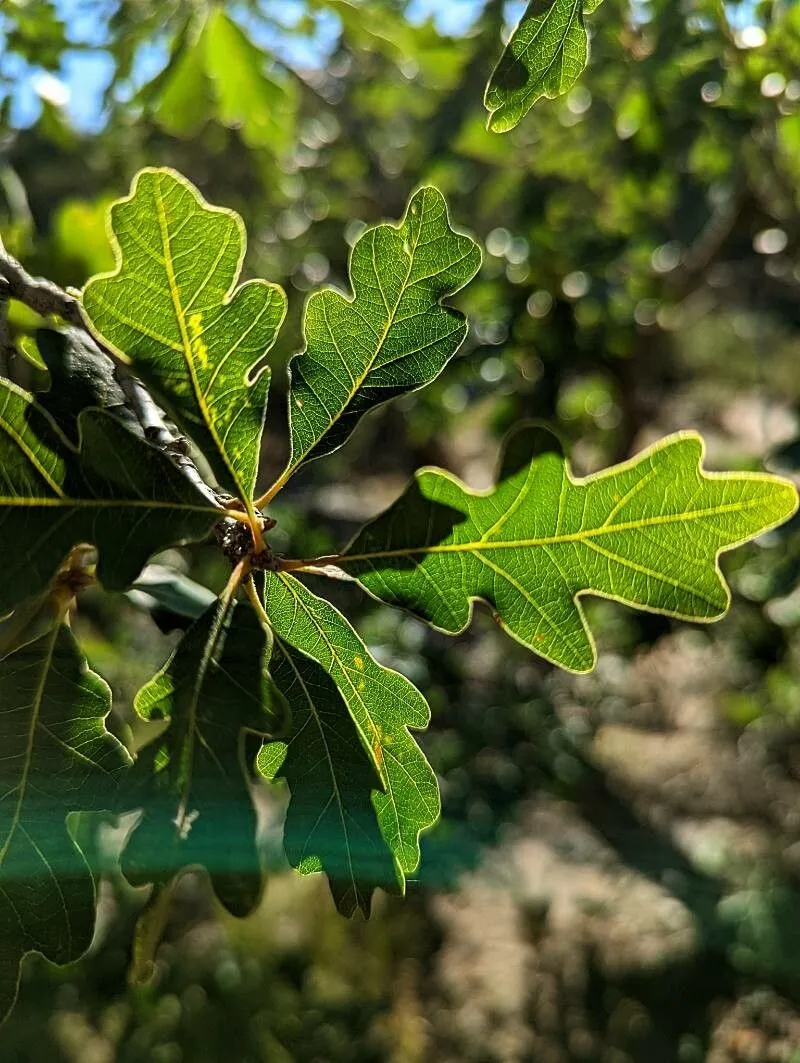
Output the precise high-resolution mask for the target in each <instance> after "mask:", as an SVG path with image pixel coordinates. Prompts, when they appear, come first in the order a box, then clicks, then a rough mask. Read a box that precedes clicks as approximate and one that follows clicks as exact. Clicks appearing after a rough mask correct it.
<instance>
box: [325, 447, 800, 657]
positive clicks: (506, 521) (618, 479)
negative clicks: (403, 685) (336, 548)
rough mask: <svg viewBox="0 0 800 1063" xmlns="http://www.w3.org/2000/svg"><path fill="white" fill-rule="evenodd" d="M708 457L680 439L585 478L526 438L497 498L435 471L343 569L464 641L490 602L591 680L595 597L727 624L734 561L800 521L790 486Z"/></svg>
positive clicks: (377, 525)
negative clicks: (708, 467)
mask: <svg viewBox="0 0 800 1063" xmlns="http://www.w3.org/2000/svg"><path fill="white" fill-rule="evenodd" d="M702 455H703V444H702V440H701V439H700V438H699V436H697V435H695V434H693V433H685V434H679V435H675V436H671V437H669V438H667V439H664V440H662V441H661V442H660V443H658V444H656V445H655V446H653V447H650V449H649V450H646V451H644V452H643V453H642V454H640V455H639V456H638V457H637V458H635V459H634V460H633V461H630V462H627V463H626V464H624V465H618V466H616V467H614V468H611V469H609V470H607V471H606V472H602V473H598V474H596V475H593V476H589V477H586V478H585V479H578V478H576V477H574V476H573V475H572V474H571V472H570V469H569V465H568V464H567V463H566V461H565V460H564V458H563V456H562V455H561V454H560V453H559V452H558V448H557V446H556V444H555V440H554V438H553V437H552V436H550V435H549V433H545V432H543V431H542V430H541V429H537V428H532V427H526V428H524V429H522V430H521V431H519V432H518V433H517V434H516V435H514V436H512V438H511V440H510V443H509V446H508V448H507V450H506V454H505V458H504V461H503V467H502V470H501V474H500V480H499V483H498V485H497V487H495V488H494V489H493V490H492V491H489V492H488V493H475V492H472V491H470V490H468V489H467V488H466V487H464V485H463V484H461V483H460V482H459V481H458V480H457V479H456V478H455V477H453V476H451V475H450V474H448V473H446V472H442V471H441V470H438V469H423V470H421V471H420V472H418V473H417V476H416V479H415V481H414V482H413V483H412V485H411V486H410V487H409V488H408V490H407V491H406V493H405V494H404V495H403V496H402V497H401V498H400V499H399V501H398V502H396V503H395V504H394V506H392V507H391V508H390V509H389V510H388V511H387V512H386V513H384V514H383V515H382V516H380V517H378V518H377V519H376V520H375V521H373V522H372V523H371V524H368V525H367V526H366V528H364V529H363V531H362V532H361V533H360V534H359V535H358V536H357V537H356V539H355V541H354V542H353V543H352V544H351V545H350V547H349V548H348V550H347V552H346V554H345V556H344V558H343V559H342V560H341V562H340V563H341V565H342V567H343V568H344V569H345V570H346V571H347V572H350V573H352V574H354V575H356V576H357V577H358V579H359V581H360V582H361V583H362V584H363V585H364V586H365V587H366V588H367V590H369V591H370V592H371V593H372V594H374V595H375V596H376V597H378V598H380V599H381V600H382V601H385V602H389V603H390V604H393V605H399V606H403V607H405V608H407V609H411V610H413V611H414V612H415V613H417V614H419V615H420V616H421V617H422V618H423V619H425V620H427V621H428V622H429V623H431V624H433V625H434V626H435V627H437V628H439V629H441V630H442V631H446V632H448V633H450V634H457V633H458V632H461V631H463V630H464V629H465V628H466V627H467V625H468V624H469V621H470V617H471V614H472V603H473V602H474V601H476V600H478V599H480V600H482V601H485V602H488V603H489V605H490V606H491V608H492V609H493V610H494V611H495V615H496V617H497V620H498V623H500V625H501V626H502V627H503V628H504V629H505V630H506V631H507V632H508V633H509V634H510V635H512V636H513V637H514V638H515V639H517V640H518V641H519V642H521V643H523V644H524V645H526V646H528V647H529V648H530V649H532V650H534V651H535V652H536V653H539V654H541V656H543V657H546V658H547V659H548V660H551V661H553V662H554V663H556V664H558V665H560V666H562V667H563V668H568V669H570V670H572V671H576V672H586V671H589V670H591V669H592V668H593V667H594V663H595V648H594V642H593V640H592V636H591V634H590V632H589V631H588V629H587V627H586V623H585V619H584V615H583V610H582V608H581V605H580V601H579V599H580V597H581V596H582V595H585V594H593V595H600V596H602V597H607V598H613V599H616V600H617V601H621V602H625V603H627V604H629V605H633V606H637V607H638V608H641V609H647V610H650V611H652V612H660V613H664V614H666V615H668V616H674V617H678V618H682V619H686V620H705V621H709V620H717V619H719V618H720V617H721V616H723V614H724V613H725V612H726V610H727V608H728V605H729V603H730V592H729V590H728V587H727V584H726V583H725V581H724V579H723V577H722V574H721V572H720V568H719V563H718V558H719V554H720V553H721V551H723V550H729V549H731V548H732V547H733V546H736V545H738V544H740V543H743V542H745V541H746V540H748V539H752V538H753V537H754V536H756V535H759V534H760V533H761V532H763V531H765V530H766V529H768V528H771V527H774V526H775V525H777V524H780V523H782V522H783V521H784V520H786V519H787V518H788V517H789V516H791V514H792V513H794V511H795V509H796V508H797V492H796V490H795V488H794V486H793V485H792V484H791V483H789V482H788V481H786V480H782V479H779V478H778V477H775V476H767V475H763V474H757V473H738V474H735V473H724V474H718V473H706V472H705V471H703V469H702V467H701V460H702Z"/></svg>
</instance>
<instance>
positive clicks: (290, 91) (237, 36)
mask: <svg viewBox="0 0 800 1063" xmlns="http://www.w3.org/2000/svg"><path fill="white" fill-rule="evenodd" d="M205 61H206V69H207V70H208V74H209V76H210V78H211V79H212V82H213V84H214V87H215V90H216V95H217V113H218V116H219V120H220V121H221V122H222V123H223V125H227V126H230V127H231V128H232V129H238V130H239V131H240V134H241V138H242V140H243V141H244V142H245V144H247V146H248V147H250V148H269V149H271V150H272V151H273V152H277V151H279V150H281V149H283V148H286V147H288V146H290V144H291V141H292V130H293V122H294V115H295V111H296V108H297V94H296V91H295V87H294V83H293V82H292V81H289V80H286V79H282V80H281V79H278V78H277V77H276V76H275V73H274V72H271V71H268V70H267V69H265V68H266V67H267V65H268V60H267V56H266V55H265V54H264V52H262V51H261V49H260V48H258V47H256V45H255V44H254V43H253V42H252V41H251V40H250V38H249V37H248V36H247V34H246V33H245V32H244V31H243V30H242V28H241V27H240V26H238V25H237V24H236V23H235V22H234V21H233V19H231V18H229V17H228V15H227V14H226V13H225V10H224V8H223V5H221V4H219V5H215V6H214V7H213V8H212V10H211V13H210V14H209V19H208V24H207V27H206V40H205Z"/></svg>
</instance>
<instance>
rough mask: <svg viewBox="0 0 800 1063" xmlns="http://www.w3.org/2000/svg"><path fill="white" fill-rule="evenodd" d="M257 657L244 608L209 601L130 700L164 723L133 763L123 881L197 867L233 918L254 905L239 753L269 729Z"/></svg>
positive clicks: (251, 816) (258, 638) (269, 703)
mask: <svg viewBox="0 0 800 1063" xmlns="http://www.w3.org/2000/svg"><path fill="white" fill-rule="evenodd" d="M267 651H268V640H267V636H266V634H265V632H264V629H263V628H262V627H261V625H260V623H259V622H258V619H257V618H256V616H255V614H254V613H253V611H252V610H251V609H249V608H239V607H237V605H236V602H235V601H233V600H229V601H227V602H225V601H223V600H221V599H220V600H217V601H215V602H214V604H213V605H211V606H210V607H209V608H208V609H207V610H206V611H205V612H204V613H203V615H202V616H201V617H200V618H199V619H198V620H197V621H196V622H195V623H194V624H192V626H191V627H190V628H189V630H188V631H187V632H186V634H185V635H184V637H183V639H182V640H181V642H180V643H179V645H178V647H177V649H176V650H175V652H174V653H173V654H172V656H171V657H170V659H169V660H168V661H167V663H166V664H165V665H164V667H163V668H162V669H161V671H160V672H158V674H157V675H155V676H154V677H153V679H151V680H150V681H149V682H148V683H147V684H146V685H145V686H143V687H142V689H141V690H140V691H139V693H138V694H137V695H136V700H135V702H134V706H135V708H136V711H137V713H138V714H139V716H141V718H142V719H144V720H149V721H168V723H169V726H168V727H167V729H166V730H165V731H164V732H163V734H162V735H161V736H160V737H158V738H157V739H156V740H155V741H153V742H151V743H150V744H149V745H148V746H146V747H145V749H144V750H143V751H142V752H141V753H140V754H139V758H138V759H137V763H136V767H135V782H138V784H139V786H140V796H141V800H142V809H143V811H142V818H141V820H140V823H139V825H138V826H137V828H136V829H135V830H134V832H133V834H132V836H131V838H130V841H129V842H128V845H127V847H126V849H125V854H124V857H123V871H124V873H125V874H126V876H127V877H129V878H130V879H131V881H133V882H135V883H141V882H152V881H155V882H157V883H164V882H167V881H168V880H169V879H171V878H172V877H173V875H175V873H176V872H178V871H180V870H182V869H183V868H186V867H188V866H191V865H198V866H201V867H205V868H207V869H208V872H209V874H210V876H211V880H212V882H213V885H214V889H215V891H216V893H217V895H218V896H219V898H220V900H221V901H222V903H223V904H224V905H225V906H226V907H227V908H228V909H229V910H230V911H231V912H233V914H234V915H246V914H247V913H248V912H249V911H251V910H252V908H253V907H254V906H255V904H256V903H257V901H258V898H259V895H260V891H261V864H260V860H259V855H258V849H257V847H256V825H257V824H256V810H255V808H254V807H253V800H252V797H251V793H250V785H249V775H250V771H249V764H248V758H247V755H246V753H247V745H248V736H249V738H250V740H251V741H252V740H253V738H254V736H256V735H259V736H260V735H262V734H264V733H265V732H267V731H269V730H271V729H273V728H274V723H275V719H276V716H275V712H274V709H275V701H274V698H273V696H272V693H271V686H270V684H269V681H268V677H267V671H266V654H267ZM255 742H256V748H257V746H258V745H260V740H259V739H258V738H256V739H255ZM251 752H252V754H253V757H254V756H255V749H253V750H252V751H251ZM250 763H252V761H251V762H250ZM133 785H134V783H132V786H133ZM134 792H135V791H134Z"/></svg>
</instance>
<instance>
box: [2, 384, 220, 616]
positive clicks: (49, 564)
mask: <svg viewBox="0 0 800 1063" xmlns="http://www.w3.org/2000/svg"><path fill="white" fill-rule="evenodd" d="M78 425H79V435H80V444H79V447H80V449H79V450H76V448H75V447H74V446H73V445H72V444H71V443H70V442H69V440H68V439H67V438H66V437H65V436H63V435H62V433H61V431H60V430H59V429H58V427H57V426H56V425H55V423H54V422H53V420H52V418H51V417H50V416H49V414H48V413H47V412H46V411H45V410H44V409H42V407H41V406H40V405H39V404H38V403H37V402H36V400H35V399H34V397H33V396H32V395H30V394H29V393H28V392H26V391H24V390H23V389H22V388H19V387H17V386H16V385H15V384H12V383H11V382H10V381H6V380H2V379H0V534H2V537H3V541H4V543H5V544H7V550H6V552H5V554H4V562H5V565H4V573H3V580H2V583H1V584H0V611H5V610H6V609H9V608H11V607H13V606H14V605H15V604H16V603H17V602H20V601H22V600H23V599H25V598H28V597H32V596H33V595H36V594H38V593H39V592H41V591H42V590H43V589H44V588H45V587H46V586H47V585H48V583H49V582H50V580H51V579H52V578H53V576H54V575H55V573H56V571H57V569H58V568H59V566H60V565H61V564H62V563H63V561H64V560H65V558H66V557H67V555H68V554H69V553H70V551H71V550H72V549H73V548H74V547H75V546H77V545H79V544H81V543H90V544H93V545H95V546H97V548H98V550H99V561H98V578H99V579H100V581H101V583H103V584H104V585H105V586H106V587H107V588H108V589H111V590H122V589H124V588H125V587H126V586H127V585H128V584H129V583H132V582H133V580H134V579H135V578H136V576H137V575H138V573H139V571H140V570H141V568H142V566H143V565H144V562H145V561H146V560H147V557H149V556H150V554H151V553H154V552H155V551H156V550H159V549H162V548H164V547H166V546H168V545H172V544H174V543H176V542H179V541H184V540H190V539H202V538H204V537H205V536H206V535H207V534H208V532H209V530H210V528H211V525H212V524H213V523H214V522H215V520H217V519H218V518H219V515H220V511H219V510H218V509H216V508H215V507H214V506H212V505H210V503H209V502H208V500H207V499H206V498H204V497H203V495H201V494H200V492H199V491H198V490H197V488H196V487H195V486H194V485H193V484H191V483H190V482H189V481H188V480H187V479H186V478H185V477H184V476H183V475H182V474H181V473H180V472H179V470H178V469H177V468H176V467H175V466H174V465H173V464H172V463H171V462H170V460H169V459H168V458H167V457H166V456H165V455H164V454H162V453H161V452H160V451H158V450H156V449H155V448H154V447H151V446H150V445H149V444H148V443H146V442H145V441H144V440H142V439H139V438H138V437H137V436H135V435H133V434H132V433H131V432H129V431H128V430H127V429H126V428H125V427H124V426H123V425H122V424H121V423H120V422H118V421H117V420H116V419H115V418H114V417H112V416H111V415H109V414H107V413H103V412H101V411H99V410H87V411H84V412H83V413H81V415H80V417H79V419H78Z"/></svg>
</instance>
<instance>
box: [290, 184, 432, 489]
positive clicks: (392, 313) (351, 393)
mask: <svg viewBox="0 0 800 1063" xmlns="http://www.w3.org/2000/svg"><path fill="white" fill-rule="evenodd" d="M426 198H427V196H426V194H425V193H424V192H423V194H422V207H421V209H420V216H419V228H418V231H417V233H416V235H415V236H414V238H413V240H412V244H411V251H410V253H409V256H408V269H407V270H406V276H405V280H404V281H403V283H402V285H401V287H400V293H399V295H398V296H397V300H396V301H395V304H394V306H393V307H392V309H391V310H390V309H389V304H388V303H387V301H386V296H385V295H384V293H383V287H382V286H381V282H380V280H379V277H378V266H377V263H376V262H375V237H374V235H373V237H372V261H373V268H374V270H375V281H376V284H377V285H378V291H379V292H380V293H381V298H382V300H383V304H384V306H385V308H386V313H387V315H388V317H387V320H386V325H385V326H384V329H383V334H382V335H381V337H380V339H379V340H378V343H377V345H376V347H375V350H374V351H373V352H372V354H371V355H370V357H369V360H368V363H367V366H366V368H365V369H364V371H363V372H362V373H360V374H359V376H358V377H356V378H354V377H353V374H352V373H351V371H350V367H349V366H348V365H347V364H346V362H345V359H344V357H343V356H342V354H341V353H340V352H339V345H338V342H337V341H336V340H335V339H334V336H333V329H332V328H331V327H330V325H328V319H327V313H326V315H325V323H326V325H328V332H329V333H330V336H331V339H333V341H334V347H335V348H336V351H337V354H339V357H340V358H341V360H342V363H343V364H344V365H345V368H346V370H347V374H348V376H349V377H350V379H351V381H352V387H351V388H349V389H348V398H347V402H345V403H344V404H343V405H342V407H341V409H339V410H338V411H337V412H336V414H334V416H333V417H330V418H329V421H328V426H327V428H326V429H325V431H324V432H323V433H322V435H320V437H319V438H318V439H316V440H314V442H313V443H312V444H311V446H309V447H307V448H306V449H305V450H304V451H303V452H302V453H301V454H299V455H297V456H295V455H294V454H292V459H291V463H290V465H289V468H287V470H286V472H287V473H288V472H289V471H290V470H292V469H294V468H296V467H297V465H299V464H300V462H302V461H303V459H304V458H305V457H306V455H307V454H310V453H311V451H312V450H313V449H314V447H316V446H317V445H318V444H319V443H320V442H321V441H322V440H323V439H324V438H325V436H326V435H327V434H328V432H330V430H331V429H332V428H333V426H334V425H335V424H336V423H337V422H338V421H340V420H341V419H342V417H344V415H345V413H346V412H347V410H348V408H349V407H350V403H351V402H352V401H353V399H354V398H355V396H356V395H357V394H358V391H359V389H360V388H361V386H362V385H363V383H364V381H365V380H366V379H367V377H368V376H369V374H370V373H371V372H372V370H373V368H374V366H375V362H376V361H377V359H378V356H379V355H380V353H381V351H382V350H383V347H384V344H385V343H386V340H387V337H388V336H389V332H390V331H391V328H392V325H393V324H394V322H395V317H396V315H397V311H398V308H399V306H400V303H401V302H402V301H403V296H404V295H405V293H406V291H407V289H408V279H409V277H410V276H411V271H412V270H413V268H414V258H415V256H416V253H417V248H418V246H419V241H420V238H421V236H422V226H423V219H424V217H425V202H426ZM397 231H399V229H398V230H397ZM375 232H377V229H374V230H373V233H375ZM320 294H321V295H322V293H320ZM346 301H347V303H348V305H349V306H353V305H354V303H355V302H356V294H355V282H354V283H353V298H352V299H347V300H346ZM323 408H324V405H323Z"/></svg>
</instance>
